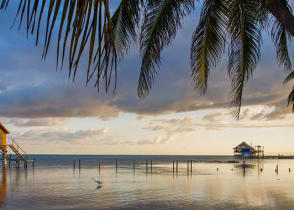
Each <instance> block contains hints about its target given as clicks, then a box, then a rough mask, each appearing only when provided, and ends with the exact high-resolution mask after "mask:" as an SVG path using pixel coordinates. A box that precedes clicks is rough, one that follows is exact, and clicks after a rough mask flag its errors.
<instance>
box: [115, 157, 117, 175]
mask: <svg viewBox="0 0 294 210" xmlns="http://www.w3.org/2000/svg"><path fill="white" fill-rule="evenodd" d="M115 170H116V172H117V160H115Z"/></svg>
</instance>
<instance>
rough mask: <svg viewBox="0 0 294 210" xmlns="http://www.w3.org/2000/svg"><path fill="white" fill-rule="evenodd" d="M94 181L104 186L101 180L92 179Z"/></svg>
mask: <svg viewBox="0 0 294 210" xmlns="http://www.w3.org/2000/svg"><path fill="white" fill-rule="evenodd" d="M92 180H94V182H96V184H99V185H102V182H101V181H99V180H96V179H95V178H92Z"/></svg>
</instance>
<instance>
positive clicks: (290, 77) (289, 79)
mask: <svg viewBox="0 0 294 210" xmlns="http://www.w3.org/2000/svg"><path fill="white" fill-rule="evenodd" d="M292 79H294V71H292V72H291V73H290V74H289V75H288V76H287V77H286V79H285V80H284V82H283V83H284V84H286V83H288V82H290V81H291V80H292Z"/></svg>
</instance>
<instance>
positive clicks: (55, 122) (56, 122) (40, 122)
mask: <svg viewBox="0 0 294 210" xmlns="http://www.w3.org/2000/svg"><path fill="white" fill-rule="evenodd" d="M5 123H7V124H13V125H14V126H17V127H42V126H60V125H64V124H65V123H66V120H65V119H57V118H55V119H54V118H42V119H29V120H23V119H11V120H6V121H5Z"/></svg>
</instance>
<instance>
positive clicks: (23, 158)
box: [0, 122, 34, 168]
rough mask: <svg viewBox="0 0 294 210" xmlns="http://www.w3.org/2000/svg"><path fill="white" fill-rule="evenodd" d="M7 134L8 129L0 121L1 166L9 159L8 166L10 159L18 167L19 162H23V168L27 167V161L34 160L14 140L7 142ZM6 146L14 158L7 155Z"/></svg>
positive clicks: (5, 164)
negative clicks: (13, 154)
mask: <svg viewBox="0 0 294 210" xmlns="http://www.w3.org/2000/svg"><path fill="white" fill-rule="evenodd" d="M7 134H9V131H8V130H7V129H6V128H5V127H4V125H2V123H1V122H0V155H2V158H1V159H2V161H3V166H4V167H6V166H7V160H8V161H9V167H10V162H11V161H15V165H18V167H19V163H20V162H23V163H24V167H25V168H26V167H27V165H28V162H32V163H34V160H30V159H29V157H28V155H27V153H26V152H25V151H24V150H23V149H22V148H21V147H20V146H19V145H18V144H17V143H16V142H15V141H13V140H12V141H11V144H7V139H6V135H7ZM8 148H10V149H11V150H12V151H13V152H14V153H15V155H16V158H15V159H12V158H11V157H10V158H9V157H7V149H8Z"/></svg>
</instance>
